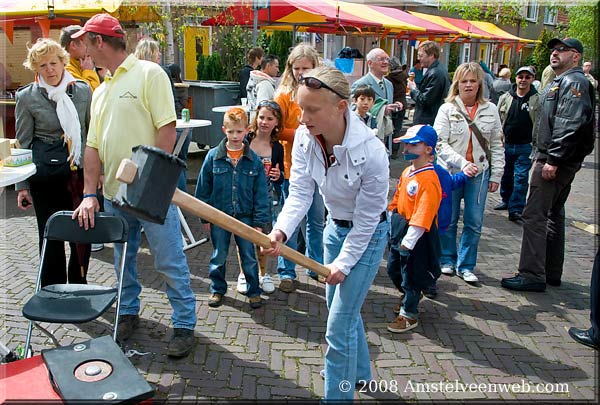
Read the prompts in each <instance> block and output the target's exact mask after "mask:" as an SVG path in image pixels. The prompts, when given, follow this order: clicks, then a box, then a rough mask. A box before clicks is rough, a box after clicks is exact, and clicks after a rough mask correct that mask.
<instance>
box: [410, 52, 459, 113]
mask: <svg viewBox="0 0 600 405" xmlns="http://www.w3.org/2000/svg"><path fill="white" fill-rule="evenodd" d="M449 88H450V79H449V78H448V70H447V69H446V67H445V66H444V65H442V64H441V63H440V62H439V61H437V60H436V61H435V62H433V63H432V64H431V66H430V67H429V69H427V72H426V73H425V75H424V76H423V80H422V81H421V84H419V86H418V87H417V88H416V89H414V90H411V91H410V97H411V98H412V99H413V100H414V102H415V116H414V118H413V124H414V125H417V124H429V125H433V122H434V121H435V116H436V115H437V112H438V110H439V109H440V106H441V105H442V104H444V99H445V98H446V96H447V95H448V89H449Z"/></svg>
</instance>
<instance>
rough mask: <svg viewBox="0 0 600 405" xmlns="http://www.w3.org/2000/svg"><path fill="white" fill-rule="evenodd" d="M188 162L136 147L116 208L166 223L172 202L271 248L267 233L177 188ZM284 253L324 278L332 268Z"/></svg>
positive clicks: (121, 176)
mask: <svg viewBox="0 0 600 405" xmlns="http://www.w3.org/2000/svg"><path fill="white" fill-rule="evenodd" d="M184 167H185V163H184V162H183V161H182V160H181V159H179V158H177V157H175V156H174V155H171V154H169V153H166V152H165V151H163V150H161V149H158V148H156V147H153V146H145V145H140V146H136V147H135V148H133V155H132V157H131V159H123V161H122V162H121V165H120V166H119V169H118V170H117V174H116V178H117V180H119V181H120V182H121V183H123V184H121V185H120V186H119V191H118V192H117V194H116V196H115V197H114V198H113V200H112V202H113V205H114V206H115V207H117V208H118V209H120V210H122V211H125V212H127V213H129V214H131V215H134V216H137V217H139V218H142V219H145V220H148V221H151V222H155V223H160V224H163V223H164V222H165V218H166V216H167V211H168V209H169V204H170V203H171V202H172V203H173V204H175V205H177V206H178V207H179V208H181V209H183V210H184V211H187V212H190V213H192V214H194V215H197V216H199V217H200V218H202V219H204V220H205V221H208V222H210V223H211V224H214V225H217V226H219V227H221V228H223V229H225V230H227V231H229V232H231V233H233V234H234V235H237V236H240V237H242V238H244V239H246V240H249V241H250V242H252V243H254V244H255V245H257V246H262V247H264V248H270V247H271V240H270V239H269V237H268V236H267V235H265V234H264V233H261V232H259V231H257V230H256V229H254V228H252V227H251V226H248V225H246V224H245V223H243V222H241V221H239V220H238V219H236V218H234V217H231V216H229V215H227V214H225V213H224V212H222V211H219V210H218V209H216V208H214V207H212V206H210V205H208V204H206V203H205V202H203V201H200V200H198V199H197V198H194V197H192V196H191V195H189V194H187V193H184V192H183V191H181V190H179V189H177V187H176V185H177V179H178V178H179V174H180V172H181V170H182V169H183V168H184ZM280 253H281V256H283V257H285V258H286V259H288V260H291V261H293V262H294V263H296V264H299V265H301V266H303V267H305V268H307V269H310V270H312V271H314V272H315V273H317V274H320V275H322V276H324V277H327V276H328V275H329V269H328V268H327V267H325V266H323V265H322V264H320V263H317V262H316V261H314V260H312V259H310V258H308V257H306V256H304V255H303V254H301V253H299V252H297V251H295V250H294V249H292V248H290V247H288V246H286V245H281V252H280Z"/></svg>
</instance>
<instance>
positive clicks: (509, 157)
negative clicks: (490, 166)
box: [500, 143, 532, 214]
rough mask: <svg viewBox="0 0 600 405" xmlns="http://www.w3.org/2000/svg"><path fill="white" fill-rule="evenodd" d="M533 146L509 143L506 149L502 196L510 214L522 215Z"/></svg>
mask: <svg viewBox="0 0 600 405" xmlns="http://www.w3.org/2000/svg"><path fill="white" fill-rule="evenodd" d="M531 149H532V147H531V144H530V143H526V144H523V145H519V144H512V143H507V144H506V145H505V149H504V161H505V163H504V174H503V175H502V180H501V181H500V196H501V197H502V201H504V203H505V204H507V205H508V213H509V214H513V213H517V214H522V213H523V209H524V208H525V198H526V197H527V189H528V188H529V169H531V159H530V158H529V156H530V155H531Z"/></svg>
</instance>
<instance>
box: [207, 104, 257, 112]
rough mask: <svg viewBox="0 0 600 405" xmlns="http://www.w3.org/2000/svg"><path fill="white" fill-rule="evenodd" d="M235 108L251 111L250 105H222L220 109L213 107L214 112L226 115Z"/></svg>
mask: <svg viewBox="0 0 600 405" xmlns="http://www.w3.org/2000/svg"><path fill="white" fill-rule="evenodd" d="M233 107H238V108H241V109H243V110H244V111H246V112H248V111H249V110H250V106H249V105H247V104H246V105H222V106H219V107H213V108H212V112H216V113H226V112H227V110H229V109H230V108H233Z"/></svg>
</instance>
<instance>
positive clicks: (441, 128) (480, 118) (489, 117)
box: [433, 97, 504, 183]
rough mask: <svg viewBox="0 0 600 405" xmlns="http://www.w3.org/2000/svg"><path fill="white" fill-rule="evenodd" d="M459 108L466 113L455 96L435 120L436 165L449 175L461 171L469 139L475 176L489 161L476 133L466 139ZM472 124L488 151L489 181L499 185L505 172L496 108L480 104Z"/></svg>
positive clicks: (502, 135) (485, 167) (490, 104)
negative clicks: (475, 170)
mask: <svg viewBox="0 0 600 405" xmlns="http://www.w3.org/2000/svg"><path fill="white" fill-rule="evenodd" d="M458 109H461V110H462V111H464V112H465V113H466V114H468V112H467V109H466V107H465V105H464V104H463V102H462V100H461V99H460V97H456V98H455V99H454V101H453V102H451V103H444V104H442V106H441V107H440V109H439V111H438V113H437V116H436V117H435V122H434V124H433V127H434V128H435V130H436V132H437V134H438V143H437V148H436V149H437V152H438V157H439V158H440V160H439V162H438V163H439V164H440V165H441V166H442V167H444V168H445V169H447V170H449V171H450V172H451V173H457V172H459V171H461V170H462V168H463V167H465V166H466V165H467V164H468V163H469V161H468V160H467V159H466V158H465V156H466V154H467V148H468V146H469V138H472V139H473V160H474V161H475V162H474V163H475V164H476V165H477V168H478V173H483V172H484V171H485V170H487V169H488V168H489V167H490V162H488V160H487V158H486V156H485V152H484V150H483V148H482V147H481V145H480V144H479V141H478V140H477V137H476V136H475V134H471V136H470V137H469V134H470V132H469V125H468V124H467V121H466V120H465V117H464V116H463V115H462V114H461V113H460V112H459V110H458ZM473 121H474V122H475V125H477V128H479V130H480V131H481V134H482V135H483V137H484V138H485V139H486V140H487V142H488V147H489V148H490V153H491V158H492V162H491V172H490V180H489V181H490V182H494V183H500V179H501V178H502V174H503V173H504V141H503V138H504V134H503V132H502V124H501V123H500V116H499V115H498V109H497V108H496V105H495V104H493V103H490V102H486V103H483V104H481V105H479V106H478V107H477V112H476V113H475V119H474V120H473Z"/></svg>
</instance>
